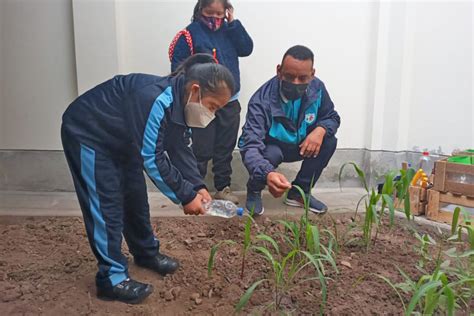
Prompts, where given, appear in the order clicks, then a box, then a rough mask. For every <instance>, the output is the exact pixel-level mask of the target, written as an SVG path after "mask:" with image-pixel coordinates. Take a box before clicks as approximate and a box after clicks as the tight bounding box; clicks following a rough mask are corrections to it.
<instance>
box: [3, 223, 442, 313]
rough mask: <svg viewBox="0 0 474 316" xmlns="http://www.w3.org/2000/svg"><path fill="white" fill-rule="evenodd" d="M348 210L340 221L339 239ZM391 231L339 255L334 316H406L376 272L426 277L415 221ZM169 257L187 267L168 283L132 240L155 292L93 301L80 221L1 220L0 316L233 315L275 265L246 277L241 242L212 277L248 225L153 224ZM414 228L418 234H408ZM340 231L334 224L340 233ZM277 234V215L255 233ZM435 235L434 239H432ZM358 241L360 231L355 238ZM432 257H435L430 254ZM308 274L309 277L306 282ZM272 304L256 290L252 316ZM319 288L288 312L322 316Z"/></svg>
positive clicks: (332, 292) (302, 292)
mask: <svg viewBox="0 0 474 316" xmlns="http://www.w3.org/2000/svg"><path fill="white" fill-rule="evenodd" d="M350 216H351V215H349V214H346V215H344V214H342V215H337V217H335V222H336V223H337V227H338V233H339V235H341V234H342V233H343V231H344V230H345V229H347V226H348V224H349V223H350V221H351V219H350ZM312 221H313V222H317V223H318V224H319V226H320V227H321V229H323V228H324V227H327V228H331V227H332V225H333V224H332V223H333V221H332V220H331V219H330V218H329V217H328V216H323V217H316V216H314V217H312ZM400 222H403V224H398V225H397V226H396V227H395V228H393V229H391V230H390V229H388V228H384V229H383V230H382V232H381V233H379V235H378V240H377V243H376V244H375V245H374V246H373V247H372V248H371V249H370V250H369V251H368V252H366V251H365V248H364V247H362V246H360V245H357V243H353V244H350V245H348V246H345V247H342V248H341V249H340V251H339V253H338V255H337V264H338V269H339V273H337V274H336V273H331V274H330V275H328V277H330V278H331V280H330V281H329V288H328V302H327V306H326V309H325V314H328V315H375V314H377V315H379V314H386V315H399V314H402V306H401V303H400V300H399V298H398V297H397V295H396V294H395V293H394V292H393V290H392V289H391V288H390V287H389V285H387V284H386V283H385V282H384V281H383V280H381V279H380V278H378V277H377V275H383V276H385V277H387V278H389V279H391V280H395V281H402V279H401V276H400V274H399V273H398V271H397V270H396V268H395V266H398V267H401V268H403V269H404V271H405V272H406V273H407V274H409V275H410V276H412V277H417V276H419V275H421V272H419V271H418V270H417V269H416V268H415V265H416V263H417V262H418V260H419V255H418V254H417V253H416V251H415V249H414V248H415V246H417V245H418V243H417V241H416V239H414V237H413V236H412V233H411V230H412V229H413V227H416V229H417V230H418V231H425V230H427V228H426V227H421V226H415V224H413V223H410V224H407V223H404V222H405V221H400ZM153 223H154V227H155V231H156V234H157V236H158V237H159V238H160V240H161V251H162V252H164V253H166V254H168V255H171V256H174V257H176V258H178V259H179V260H180V262H181V268H180V270H178V272H177V273H175V274H174V275H172V276H167V277H165V278H163V277H160V276H158V275H156V274H154V273H153V272H151V271H147V270H144V269H141V268H138V267H136V266H135V265H134V264H133V259H132V258H131V256H130V254H129V253H128V251H127V248H126V245H125V244H124V253H125V254H126V256H127V257H128V258H129V265H130V268H129V269H130V274H131V276H132V277H133V278H135V279H137V280H139V281H143V282H149V283H151V284H153V286H154V288H155V292H154V293H153V294H152V295H151V296H150V297H149V298H147V300H146V301H145V302H144V303H142V304H140V305H127V304H123V303H119V302H105V301H101V300H98V299H97V298H96V296H95V283H94V277H95V273H96V261H95V258H94V257H93V255H92V252H91V250H90V248H89V244H88V242H87V238H86V235H85V229H84V224H83V220H82V219H81V218H25V217H0V314H2V315H37V314H44V315H105V314H111V315H126V314H127V315H189V314H193V315H195V314H198V315H230V314H232V313H233V310H234V306H235V304H236V303H237V302H238V301H239V298H240V297H241V295H242V294H243V293H244V292H245V290H246V289H247V288H248V287H249V286H250V285H251V284H252V283H253V282H255V281H256V280H258V279H261V278H265V277H268V274H269V272H270V268H269V266H268V265H267V264H266V263H265V261H264V260H263V259H262V258H261V257H259V256H258V255H256V254H253V253H252V254H250V255H249V257H248V260H247V262H246V270H245V274H244V278H241V277H240V267H241V252H240V246H239V245H235V246H224V247H222V249H221V250H220V251H219V252H218V255H217V258H216V263H215V269H214V273H213V275H212V276H211V277H208V275H207V260H208V258H209V250H210V248H211V247H212V246H213V245H214V244H216V243H217V242H219V241H221V240H224V239H234V240H236V241H241V240H242V238H243V230H244V221H243V220H241V219H237V218H234V219H231V220H225V219H219V218H213V217H194V218H191V217H187V218H185V217H179V218H155V219H153ZM410 227H411V228H410ZM332 229H333V228H332ZM257 230H258V231H260V232H265V233H267V234H271V235H274V236H276V235H277V233H278V232H280V231H282V228H281V225H279V224H278V223H277V222H276V219H275V218H268V217H262V218H258V219H257V220H256V225H254V227H253V232H254V234H255V232H256V231H257ZM433 234H436V233H433ZM358 236H360V230H355V231H353V232H351V233H349V234H348V236H347V237H348V239H349V238H352V237H358ZM432 251H435V250H434V249H432ZM309 273H310V270H308V271H305V272H303V275H302V277H308V275H309ZM272 301H273V288H272V286H271V283H269V282H265V283H263V284H262V286H261V287H259V288H258V289H257V291H256V292H255V294H254V296H253V297H252V298H251V300H250V303H249V305H248V306H247V307H246V308H245V310H244V313H246V314H250V313H251V314H276V312H275V311H274V310H271V309H266V306H268V305H269V304H270V303H271V302H272ZM320 303H321V289H320V286H319V284H318V283H317V282H304V283H301V284H296V285H295V286H294V287H293V288H292V289H291V290H290V291H288V295H286V296H285V297H284V298H283V300H282V306H283V309H284V311H285V312H287V313H293V314H298V315H301V314H318V313H319V306H320Z"/></svg>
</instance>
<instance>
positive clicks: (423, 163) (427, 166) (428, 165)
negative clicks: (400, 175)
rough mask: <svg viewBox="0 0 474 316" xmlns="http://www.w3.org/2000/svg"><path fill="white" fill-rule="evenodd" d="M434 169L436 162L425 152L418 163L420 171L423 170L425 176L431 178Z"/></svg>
mask: <svg viewBox="0 0 474 316" xmlns="http://www.w3.org/2000/svg"><path fill="white" fill-rule="evenodd" d="M433 167H434V161H433V159H432V158H431V157H430V153H429V152H427V151H424V152H423V153H422V154H421V157H420V160H419V161H418V170H420V169H423V171H424V172H425V174H427V175H428V176H429V175H430V174H431V173H432V172H433Z"/></svg>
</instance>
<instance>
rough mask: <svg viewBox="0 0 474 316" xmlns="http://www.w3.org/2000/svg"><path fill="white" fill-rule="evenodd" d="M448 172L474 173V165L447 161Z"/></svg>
mask: <svg viewBox="0 0 474 316" xmlns="http://www.w3.org/2000/svg"><path fill="white" fill-rule="evenodd" d="M445 166H446V169H445V170H446V171H445V172H446V173H464V174H472V175H474V165H463V164H460V163H450V162H446V163H445Z"/></svg>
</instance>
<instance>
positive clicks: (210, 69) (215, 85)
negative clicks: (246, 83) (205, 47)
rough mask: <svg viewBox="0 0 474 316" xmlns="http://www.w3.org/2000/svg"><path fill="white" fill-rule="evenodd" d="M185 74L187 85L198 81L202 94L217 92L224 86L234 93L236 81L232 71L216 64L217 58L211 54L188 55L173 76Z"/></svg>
mask: <svg viewBox="0 0 474 316" xmlns="http://www.w3.org/2000/svg"><path fill="white" fill-rule="evenodd" d="M179 75H183V76H184V82H185V85H187V84H188V83H190V82H197V83H198V84H199V87H200V88H201V93H202V95H205V94H206V93H213V94H217V93H219V92H220V91H221V89H222V88H227V89H228V90H229V92H230V94H231V95H232V94H234V89H235V83H234V77H233V76H232V73H231V72H230V71H229V70H228V69H227V68H226V67H224V66H222V65H220V64H216V60H215V59H214V57H212V56H211V55H209V54H195V55H193V56H191V57H188V58H187V59H186V60H185V61H183V63H182V64H181V65H180V66H179V67H178V68H177V69H176V71H175V72H173V73H172V74H171V76H179Z"/></svg>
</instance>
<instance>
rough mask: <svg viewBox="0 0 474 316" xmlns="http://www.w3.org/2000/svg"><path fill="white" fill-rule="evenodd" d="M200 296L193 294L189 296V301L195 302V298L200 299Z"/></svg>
mask: <svg viewBox="0 0 474 316" xmlns="http://www.w3.org/2000/svg"><path fill="white" fill-rule="evenodd" d="M200 297H201V295H199V293H193V294H191V296H190V297H189V298H190V299H191V300H193V301H195V300H196V299H197V298H200Z"/></svg>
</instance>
